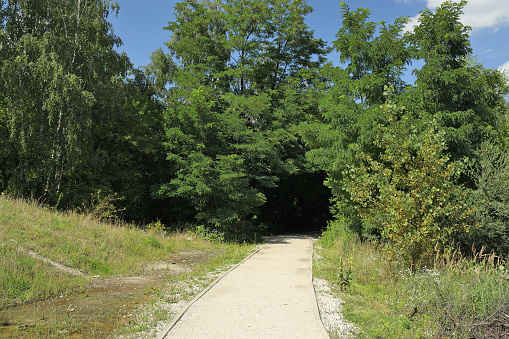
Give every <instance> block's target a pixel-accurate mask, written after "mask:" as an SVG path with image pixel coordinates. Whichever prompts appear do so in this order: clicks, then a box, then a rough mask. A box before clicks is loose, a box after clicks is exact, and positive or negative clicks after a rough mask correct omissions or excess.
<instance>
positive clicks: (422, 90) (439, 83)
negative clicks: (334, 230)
mask: <svg viewBox="0 0 509 339" xmlns="http://www.w3.org/2000/svg"><path fill="white" fill-rule="evenodd" d="M466 3H467V2H466V1H460V2H450V1H446V2H444V3H443V4H442V5H441V6H440V7H438V8H437V9H436V10H435V12H431V11H430V10H424V11H422V12H421V16H420V18H419V25H417V26H416V27H414V31H413V32H409V33H407V34H406V38H407V39H408V40H409V42H410V44H411V46H412V47H411V50H412V54H413V58H415V59H420V60H423V61H424V65H423V66H422V68H421V69H418V70H415V71H414V74H415V76H416V80H415V86H413V87H412V88H411V89H410V90H409V91H408V92H407V93H405V95H404V96H403V97H402V98H401V101H402V102H403V105H405V106H406V107H408V108H409V109H411V110H414V112H416V113H419V111H423V112H426V113H427V114H430V115H433V116H435V118H436V119H437V122H438V124H439V126H440V127H441V128H443V130H444V131H445V138H446V141H447V145H448V147H449V152H450V153H451V156H452V158H453V159H455V160H458V159H461V158H463V157H465V156H467V157H470V158H473V157H475V154H474V153H475V150H476V149H477V148H478V147H479V146H480V145H481V143H482V142H483V141H487V140H491V141H494V140H495V139H496V138H497V133H496V130H497V125H498V123H499V121H500V120H501V119H502V118H503V116H504V114H505V112H506V100H505V96H506V95H507V94H508V93H509V88H508V83H507V81H506V80H505V79H504V76H503V74H502V73H501V72H500V71H497V70H492V69H486V68H485V67H484V66H483V65H482V64H480V63H479V62H478V61H477V60H476V59H475V58H474V57H472V49H471V47H470V41H469V32H470V27H468V26H464V25H463V24H462V23H461V21H460V15H461V13H462V10H463V7H464V6H465V5H466ZM419 114H420V113H419Z"/></svg>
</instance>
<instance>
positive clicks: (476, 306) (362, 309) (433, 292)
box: [315, 235, 509, 339]
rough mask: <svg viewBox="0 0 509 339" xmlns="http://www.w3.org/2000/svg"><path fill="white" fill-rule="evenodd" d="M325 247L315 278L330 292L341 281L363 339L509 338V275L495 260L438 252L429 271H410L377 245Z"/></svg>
mask: <svg viewBox="0 0 509 339" xmlns="http://www.w3.org/2000/svg"><path fill="white" fill-rule="evenodd" d="M319 244H320V245H321V246H322V249H318V251H319V253H320V255H321V259H318V260H317V261H316V262H315V266H316V268H317V269H316V271H315V274H316V275H317V276H319V277H322V278H325V279H328V280H329V281H330V282H331V284H337V283H338V277H339V288H338V290H337V292H338V293H341V294H342V295H341V297H342V298H343V299H344V300H345V305H344V308H343V313H344V315H345V317H346V318H347V319H348V320H349V321H351V322H352V323H354V324H355V325H357V326H358V327H359V328H360V329H361V334H360V335H359V337H360V338H388V339H389V338H438V337H443V338H483V335H486V333H491V334H493V335H494V337H497V336H496V335H501V334H503V333H507V332H509V328H508V327H507V319H506V318H504V317H505V316H504V315H507V314H509V298H508V297H507V296H508V295H509V283H508V282H507V280H506V277H507V273H508V272H507V268H506V265H505V264H504V263H503V261H501V260H502V259H501V258H498V257H497V256H495V255H494V254H489V255H488V254H484V253H483V251H482V250H481V251H479V252H475V251H474V253H473V255H472V257H469V258H466V257H464V256H462V255H461V253H459V252H454V251H452V252H446V253H443V252H438V251H437V252H436V253H435V260H434V261H433V262H431V263H430V264H431V265H430V268H426V267H423V268H421V269H419V270H411V269H408V268H407V267H406V266H405V264H404V263H403V262H400V261H397V260H388V258H387V257H386V256H384V254H383V252H382V251H380V250H379V245H378V244H376V243H373V242H368V241H365V242H362V241H360V240H359V239H358V238H357V237H355V236H352V235H342V236H338V237H336V239H335V240H334V241H331V239H330V238H327V239H326V242H321V243H319ZM354 248H355V251H354ZM354 253H355V254H354ZM350 267H351V270H352V272H351V273H350V272H349V269H350ZM344 286H347V287H349V288H345V287H344ZM504 331H505V332H504Z"/></svg>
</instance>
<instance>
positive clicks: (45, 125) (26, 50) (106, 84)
mask: <svg viewBox="0 0 509 339" xmlns="http://www.w3.org/2000/svg"><path fill="white" fill-rule="evenodd" d="M116 10H117V8H116V7H115V5H112V4H111V3H109V2H106V1H102V0H97V1H89V2H82V1H79V2H77V3H75V2H72V1H60V0H54V1H45V2H34V1H26V0H12V1H7V2H5V3H4V2H3V3H2V18H1V21H2V34H1V35H0V39H2V40H3V42H2V46H4V47H5V48H2V62H1V65H0V69H1V74H0V76H1V79H2V86H3V87H2V93H3V102H4V103H5V108H6V110H7V119H6V121H3V122H4V123H6V124H7V125H6V126H7V128H8V131H9V143H10V147H11V151H12V152H13V154H12V155H11V157H12V158H13V165H14V167H13V168H11V169H10V171H9V174H8V191H9V192H13V193H19V194H23V195H30V194H33V195H34V196H37V197H44V198H45V199H47V200H48V201H50V202H55V201H56V199H57V197H58V195H59V193H60V192H61V183H62V181H63V178H64V177H65V176H67V175H70V174H72V173H73V172H74V171H75V170H76V168H77V167H78V166H79V164H80V163H81V161H82V160H83V159H84V158H85V159H86V158H87V157H88V156H89V151H90V149H89V145H90V143H89V141H90V139H91V135H92V131H93V121H94V120H95V119H94V117H95V114H96V113H97V111H99V112H100V111H101V109H100V107H103V106H104V105H107V104H108V103H110V102H111V97H110V95H112V94H113V93H114V92H115V87H116V86H117V82H118V77H119V76H122V75H124V74H125V72H126V70H127V67H128V60H127V58H126V57H125V56H123V55H119V54H118V53H117V52H116V51H115V50H114V48H115V47H117V46H119V45H120V44H121V41H120V39H119V38H118V37H116V36H115V35H114V34H113V33H112V29H111V24H110V23H109V22H108V21H107V17H108V15H109V14H110V12H112V11H113V12H116ZM64 13H65V14H64ZM84 66H85V67H84Z"/></svg>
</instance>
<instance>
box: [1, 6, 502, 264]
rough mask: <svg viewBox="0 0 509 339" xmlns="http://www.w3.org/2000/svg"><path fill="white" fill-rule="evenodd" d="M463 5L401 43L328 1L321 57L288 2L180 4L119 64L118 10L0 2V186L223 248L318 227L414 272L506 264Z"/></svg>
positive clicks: (495, 74)
mask: <svg viewBox="0 0 509 339" xmlns="http://www.w3.org/2000/svg"><path fill="white" fill-rule="evenodd" d="M465 5H466V2H465V1H461V2H459V3H457V2H444V3H443V4H442V5H441V6H440V7H438V8H437V9H436V10H435V11H433V12H432V11H429V10H425V11H423V12H422V13H421V16H420V19H419V23H418V25H416V26H415V27H414V29H413V30H412V31H409V32H407V33H405V34H403V29H404V25H405V23H406V22H407V20H406V19H405V18H399V19H397V20H395V22H394V23H392V24H390V23H386V22H380V23H376V22H370V21H369V16H370V11H369V10H368V9H364V8H359V9H357V10H352V9H351V8H350V7H349V6H348V5H347V4H346V3H345V2H342V3H341V4H340V6H341V11H342V13H341V14H342V25H341V26H340V27H338V33H337V36H336V37H337V39H336V40H335V41H333V42H332V47H328V46H327V44H326V42H325V41H323V40H322V39H320V38H316V37H315V36H314V32H313V31H312V30H311V29H310V28H309V27H308V26H307V25H306V23H305V17H306V15H307V14H309V13H310V12H311V11H312V8H311V7H310V6H309V5H308V4H307V1H306V0H262V1H253V0H201V1H198V0H182V1H181V2H179V3H177V5H176V6H175V15H174V18H173V19H172V21H170V22H168V26H167V27H166V28H165V30H167V31H168V33H169V40H168V42H167V43H166V44H165V46H164V48H160V49H158V50H157V51H155V52H154V53H153V54H152V62H151V63H150V64H149V65H147V66H146V67H145V68H144V69H133V67H132V65H131V64H130V62H129V59H128V57H127V56H126V55H125V54H119V53H118V52H117V50H116V48H117V47H118V46H120V44H121V40H120V38H119V37H117V36H116V35H115V34H114V33H113V30H112V25H111V23H110V22H109V21H108V18H109V15H110V14H115V15H116V14H117V12H118V10H119V7H118V5H117V4H116V3H114V2H110V1H106V0H94V1H86V2H83V1H79V0H76V1H63V0H44V1H42V0H41V1H28V0H8V1H0V16H1V17H0V28H1V34H0V46H1V47H0V91H1V96H0V191H1V192H3V193H6V194H10V195H20V196H25V197H29V196H32V197H35V198H38V199H41V200H43V201H44V202H45V203H47V204H48V205H51V206H55V207H58V208H87V206H88V207H89V206H90V205H93V204H101V201H102V200H105V201H107V202H108V203H110V202H113V203H114V204H116V205H115V206H114V208H113V210H114V211H117V212H118V215H117V216H119V217H123V218H125V219H129V220H134V221H137V222H140V223H148V222H151V221H156V220H157V219H159V220H160V221H162V222H163V223H164V224H167V225H179V227H189V226H191V225H203V226H204V227H205V228H208V229H210V230H215V231H216V232H219V233H223V234H224V235H225V236H226V237H227V238H228V237H229V238H235V239H237V240H243V239H247V238H250V237H252V236H254V235H255V234H256V233H259V232H264V231H273V232H276V231H277V232H292V231H302V230H310V229H319V228H321V227H322V228H323V227H324V226H325V224H326V221H327V220H329V219H332V222H331V223H330V226H329V229H334V230H333V232H336V231H338V230H339V229H341V230H343V231H345V230H346V231H348V232H351V231H353V232H356V233H358V234H359V235H360V236H361V237H362V238H372V239H376V240H378V241H381V242H383V243H384V244H385V245H386V248H387V249H388V250H389V252H390V253H392V254H394V255H395V256H397V257H401V258H404V259H405V261H406V262H407V263H408V264H409V265H413V266H417V265H419V263H420V262H421V261H422V260H425V258H427V257H429V255H430V254H431V252H432V251H434V250H435V249H436V248H438V247H443V248H449V247H451V246H461V247H462V248H464V249H466V248H469V247H471V245H472V242H474V243H475V246H476V247H477V248H479V247H482V246H488V248H489V249H490V250H494V251H497V252H499V253H500V254H501V255H506V254H507V251H508V249H507V245H505V244H507V243H509V235H508V233H507V223H508V213H507V204H508V200H507V194H506V193H505V192H507V191H509V190H507V189H505V188H506V187H507V182H508V180H507V171H508V167H507V166H508V162H507V159H506V158H505V156H504V154H506V153H507V150H508V145H509V138H508V135H509V129H508V126H509V124H508V122H507V121H508V120H507V112H508V105H507V101H506V95H507V94H508V93H509V90H508V84H507V80H506V78H505V77H504V75H503V74H502V73H501V72H499V71H497V70H492V69H486V68H485V67H484V66H483V65H482V63H480V62H478V61H477V60H476V59H475V57H474V56H473V54H472V52H473V51H472V48H471V46H470V42H469V33H470V28H469V27H466V26H464V25H462V24H461V22H460V20H459V18H460V14H461V13H462V9H463V7H464V6H465ZM64 13H65V14H64ZM332 49H334V50H335V51H336V52H338V53H339V60H333V61H335V62H336V61H339V63H340V66H334V65H333V63H332V62H330V61H328V60H327V59H326V55H327V54H328V53H329V52H330V50H332ZM416 61H420V62H419V63H418V64H420V65H422V66H421V67H420V68H418V69H415V70H413V74H414V76H415V83H413V84H407V83H405V81H404V77H403V74H404V72H405V71H408V70H410V67H411V65H412V64H413V63H414V62H416ZM323 183H324V184H325V185H323ZM329 207H330V212H329ZM335 228H336V229H335ZM467 230H471V232H467Z"/></svg>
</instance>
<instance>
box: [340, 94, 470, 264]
mask: <svg viewBox="0 0 509 339" xmlns="http://www.w3.org/2000/svg"><path fill="white" fill-rule="evenodd" d="M383 110H384V112H385V114H386V116H387V121H388V122H389V123H388V124H387V125H386V126H382V125H381V126H379V129H378V138H377V141H376V145H377V146H378V147H380V148H381V149H382V150H383V151H382V153H381V154H380V158H379V159H378V160H375V159H373V158H372V157H371V156H370V155H368V154H366V153H364V152H362V151H359V152H358V159H359V161H360V164H359V165H350V166H349V169H348V170H346V171H345V172H344V180H343V187H344V188H345V190H346V191H347V192H348V193H349V195H350V197H351V199H352V201H353V202H355V203H357V204H358V207H357V210H358V212H359V215H360V216H361V217H362V218H363V219H364V220H365V221H366V222H367V223H369V224H370V225H372V226H374V227H375V228H377V229H379V230H380V233H381V234H382V236H383V237H384V238H385V239H387V240H388V241H389V244H390V247H388V248H387V250H388V251H389V252H390V253H392V254H393V255H394V256H395V257H399V256H401V257H402V258H403V260H404V261H405V262H406V263H407V264H408V265H409V266H410V267H415V266H417V265H419V264H420V261H421V260H423V259H429V258H430V256H431V255H432V254H433V251H434V250H435V248H436V247H437V246H438V247H439V248H442V247H443V246H445V245H447V241H448V238H449V235H450V234H451V233H453V232H457V231H463V230H466V231H468V227H467V225H466V223H465V221H466V219H467V218H468V216H469V215H470V214H471V213H472V211H471V210H469V209H468V208H467V206H466V203H465V199H466V192H465V190H464V189H463V188H462V187H461V186H459V185H456V183H455V179H456V178H457V177H458V175H459V174H460V171H461V165H460V163H458V162H452V163H448V157H447V156H444V155H443V152H444V150H445V142H444V140H443V136H442V135H441V133H440V132H438V131H437V130H436V127H434V126H433V123H432V124H431V125H430V126H425V130H424V131H423V132H422V133H421V132H420V131H418V126H416V125H415V123H414V122H412V120H411V119H410V118H409V117H408V116H406V115H403V116H402V118H401V119H399V118H398V115H400V114H401V113H399V112H398V109H397V107H396V106H395V105H394V104H393V103H392V102H391V101H388V102H387V103H386V104H384V105H383Z"/></svg>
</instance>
